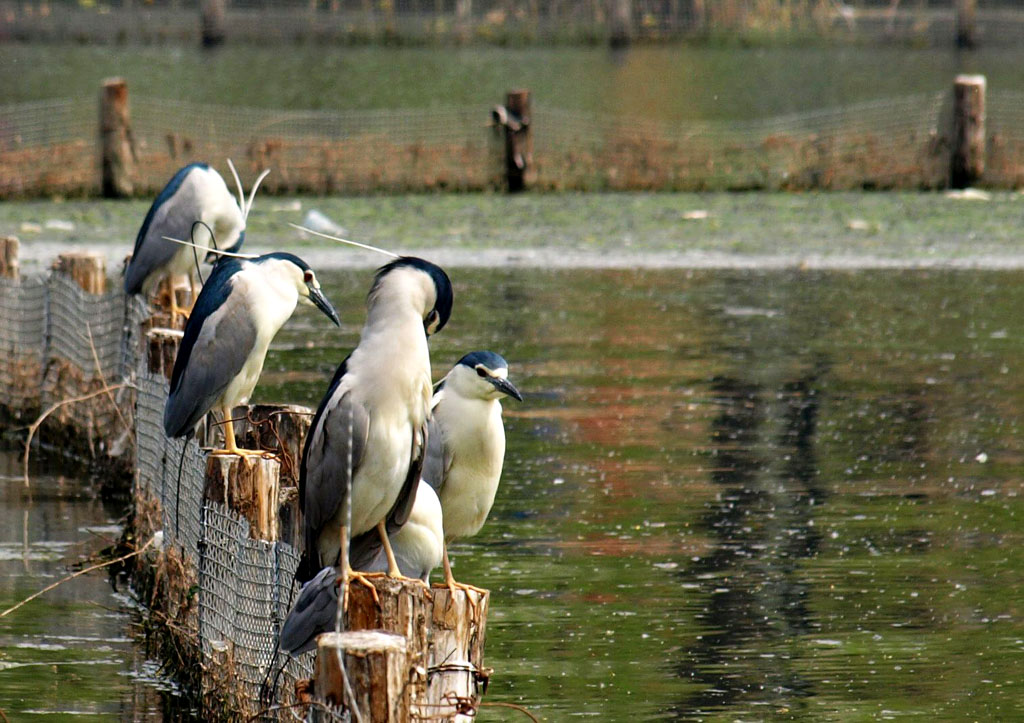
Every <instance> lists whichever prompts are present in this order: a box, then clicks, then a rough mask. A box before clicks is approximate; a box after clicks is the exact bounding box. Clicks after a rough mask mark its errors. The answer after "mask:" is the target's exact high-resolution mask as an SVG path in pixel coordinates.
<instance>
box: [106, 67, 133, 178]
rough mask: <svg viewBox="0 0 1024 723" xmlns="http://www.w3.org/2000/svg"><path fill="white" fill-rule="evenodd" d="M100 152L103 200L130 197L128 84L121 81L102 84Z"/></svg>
mask: <svg viewBox="0 0 1024 723" xmlns="http://www.w3.org/2000/svg"><path fill="white" fill-rule="evenodd" d="M100 148H101V155H102V182H101V186H102V192H103V196H104V197H105V198H120V197H122V196H130V195H131V193H132V190H133V185H132V175H133V167H132V166H133V163H132V160H133V156H134V151H133V149H132V129H131V120H130V115H129V112H128V84H127V83H125V81H124V78H107V79H106V80H104V81H103V88H102V90H101V91H100Z"/></svg>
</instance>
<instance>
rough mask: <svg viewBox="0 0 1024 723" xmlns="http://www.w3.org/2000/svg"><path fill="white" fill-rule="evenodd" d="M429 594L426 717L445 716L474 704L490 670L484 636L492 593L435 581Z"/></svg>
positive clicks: (443, 717) (484, 685)
mask: <svg viewBox="0 0 1024 723" xmlns="http://www.w3.org/2000/svg"><path fill="white" fill-rule="evenodd" d="M430 595H431V598H432V600H431V631H430V634H431V638H430V647H429V650H428V655H427V695H426V702H425V703H424V705H423V706H422V707H423V708H425V712H426V713H427V717H434V716H436V717H438V718H440V719H441V720H449V719H451V718H452V717H454V716H455V715H456V714H458V713H461V712H464V711H465V710H467V708H472V709H474V710H475V709H476V707H477V706H478V705H479V703H480V699H481V698H482V697H483V692H484V689H485V688H486V686H487V680H488V678H489V677H490V670H488V669H486V668H484V665H483V662H484V635H485V633H486V627H487V610H488V607H489V604H490V599H491V596H490V593H488V592H483V593H478V592H474V591H465V590H461V589H456V591H455V594H454V595H452V592H451V591H450V590H449V589H448V588H447V587H446V586H444V585H434V586H433V587H432V588H431V589H430Z"/></svg>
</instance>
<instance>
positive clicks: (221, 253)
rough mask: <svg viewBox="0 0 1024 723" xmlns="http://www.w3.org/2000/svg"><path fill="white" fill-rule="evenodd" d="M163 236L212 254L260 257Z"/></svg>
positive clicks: (248, 257)
mask: <svg viewBox="0 0 1024 723" xmlns="http://www.w3.org/2000/svg"><path fill="white" fill-rule="evenodd" d="M161 238H163V240H164V241H172V242H174V243H176V244H181V245H182V246H191V247H192V248H196V249H200V250H202V251H205V252H207V253H210V254H220V255H221V256H230V257H232V258H235V259H255V258H259V257H258V256H256V254H236V253H232V252H231V251H221V250H220V249H214V248H209V247H207V246H200V245H199V244H194V243H192V242H191V241H182V240H181V239H180V238H173V237H171V236H162V237H161Z"/></svg>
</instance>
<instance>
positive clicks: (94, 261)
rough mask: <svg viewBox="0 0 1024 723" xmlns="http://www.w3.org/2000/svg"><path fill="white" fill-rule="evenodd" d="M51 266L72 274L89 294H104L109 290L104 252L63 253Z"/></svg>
mask: <svg viewBox="0 0 1024 723" xmlns="http://www.w3.org/2000/svg"><path fill="white" fill-rule="evenodd" d="M51 268H52V269H53V270H54V271H56V272H59V273H62V274H66V275H68V276H70V277H71V278H72V279H74V281H75V283H77V284H78V285H79V286H80V287H82V290H83V291H85V292H87V293H89V294H103V293H105V292H106V290H107V260H106V258H105V257H104V256H103V255H102V254H98V253H94V252H92V251H72V252H69V253H65V254H61V255H60V256H58V257H57V259H56V260H55V261H54V262H53V265H52V267H51Z"/></svg>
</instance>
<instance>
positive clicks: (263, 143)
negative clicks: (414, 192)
mask: <svg viewBox="0 0 1024 723" xmlns="http://www.w3.org/2000/svg"><path fill="white" fill-rule="evenodd" d="M132 113H133V118H134V128H135V135H136V138H137V139H138V143H139V153H140V163H139V173H140V174H141V176H142V177H141V178H140V179H139V181H140V183H141V185H142V186H143V187H146V188H149V189H154V190H156V189H159V188H161V187H163V185H164V184H165V183H166V182H167V180H168V179H169V178H170V177H171V176H172V175H173V174H174V172H175V171H177V170H178V168H180V167H181V166H183V165H185V164H186V163H188V162H191V161H193V160H205V161H210V162H213V163H215V164H216V165H218V166H221V165H222V164H223V163H224V160H223V159H225V158H229V157H230V158H232V159H233V160H234V161H235V163H236V164H237V165H238V166H239V167H240V169H242V173H243V175H248V176H249V177H255V176H256V174H257V173H259V172H260V171H261V170H262V169H264V168H270V169H271V170H272V173H271V175H270V176H269V177H268V178H267V181H266V182H265V185H266V187H267V189H268V190H270V191H272V192H273V191H292V192H294V191H316V192H331V191H364V190H372V189H380V188H387V189H392V190H402V189H413V188H424V187H433V188H438V187H445V188H453V189H459V188H481V187H485V186H487V185H494V184H495V183H496V182H497V177H496V176H495V175H494V174H493V170H494V169H493V168H492V166H493V164H492V163H490V162H489V161H490V160H491V156H492V155H493V149H492V148H491V145H490V142H489V140H488V135H487V133H486V132H485V131H486V129H485V127H484V122H485V120H486V115H485V113H484V111H482V109H480V108H472V107H471V108H457V107H456V108H441V109H424V110H420V109H414V110H386V111H379V110H372V111H281V110H268V109H265V108H237V107H233V106H217V105H199V104H195V103H189V102H184V101H167V100H159V99H154V98H146V97H139V98H136V99H134V100H133V110H132ZM246 167H247V168H246Z"/></svg>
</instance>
